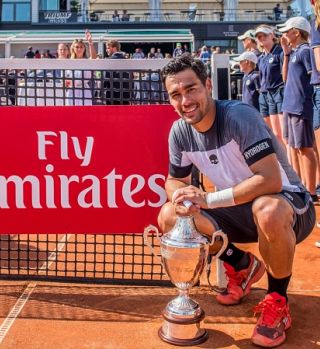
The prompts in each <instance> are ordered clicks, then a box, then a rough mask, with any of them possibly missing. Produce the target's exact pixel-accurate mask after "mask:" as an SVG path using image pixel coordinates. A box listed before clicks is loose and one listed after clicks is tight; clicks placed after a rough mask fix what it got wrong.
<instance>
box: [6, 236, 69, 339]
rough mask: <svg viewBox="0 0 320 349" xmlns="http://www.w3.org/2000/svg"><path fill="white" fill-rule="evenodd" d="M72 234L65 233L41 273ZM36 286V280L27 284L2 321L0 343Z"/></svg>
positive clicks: (53, 260)
mask: <svg viewBox="0 0 320 349" xmlns="http://www.w3.org/2000/svg"><path fill="white" fill-rule="evenodd" d="M72 235H73V234H65V235H63V237H62V238H61V240H60V241H59V243H58V246H57V248H56V249H55V250H54V251H52V252H51V253H50V255H49V258H48V260H47V261H45V262H44V263H43V265H42V266H41V267H40V269H39V270H40V272H39V274H41V272H44V271H45V270H46V269H47V268H50V266H51V265H52V263H53V262H55V261H56V259H57V257H58V255H59V252H60V251H61V250H62V249H63V248H64V247H65V245H66V243H67V241H68V240H69V239H70V237H71V236H72ZM36 286H37V283H36V282H34V281H32V282H30V283H29V284H28V285H27V287H26V288H25V290H24V291H23V293H22V295H21V296H20V297H19V299H18V300H17V302H16V304H15V305H14V306H13V308H12V309H11V311H10V313H9V314H8V316H7V317H6V318H5V320H4V321H3V322H2V324H1V326H0V344H1V343H2V342H3V340H4V339H5V337H6V335H7V334H8V332H9V330H10V328H11V326H12V325H13V323H14V322H15V320H16V318H17V317H18V316H19V314H20V312H21V310H22V309H23V308H24V306H25V304H26V303H27V301H28V299H29V298H30V296H31V294H32V292H33V291H34V289H35V288H36Z"/></svg>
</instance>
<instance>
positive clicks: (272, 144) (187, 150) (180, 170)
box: [169, 101, 305, 191]
mask: <svg viewBox="0 0 320 349" xmlns="http://www.w3.org/2000/svg"><path fill="white" fill-rule="evenodd" d="M215 103H216V119H215V122H214V124H213V125H212V127H211V128H210V129H209V130H208V131H206V132H198V131H197V130H196V129H195V128H194V127H192V126H191V125H189V124H187V123H186V122H185V121H184V120H182V119H180V120H177V121H175V122H174V124H173V125H172V128H171V131H170V135H169V156H170V168H169V173H170V175H171V176H173V177H175V178H184V177H187V176H188V175H190V173H191V169H192V165H193V164H194V165H195V166H196V167H197V168H198V169H199V170H200V172H202V173H203V174H204V175H205V176H207V177H208V178H209V180H211V181H212V182H213V183H214V184H215V185H216V187H217V189H218V190H222V189H226V188H230V187H233V186H235V185H236V184H238V183H240V182H242V181H243V180H245V179H246V178H249V177H251V176H252V175H253V172H252V171H251V170H250V167H249V166H251V165H252V164H254V163H255V162H256V161H258V160H260V159H262V158H264V157H265V156H267V155H269V154H272V153H275V154H276V156H277V158H278V162H279V165H280V170H281V177H282V186H283V189H286V190H289V191H305V188H304V187H303V185H302V184H301V182H300V179H299V177H298V176H297V174H296V173H295V172H294V170H293V169H292V167H291V166H290V165H289V163H288V160H287V156H286V153H285V151H284V149H283V148H282V147H281V146H280V144H279V143H278V141H277V139H276V137H275V136H274V134H273V133H272V131H271V130H270V129H269V128H268V126H267V125H266V124H265V122H264V121H263V119H262V118H261V116H260V114H259V112H258V111H257V110H256V109H254V108H253V107H251V106H249V105H247V104H244V103H241V102H238V101H215Z"/></svg>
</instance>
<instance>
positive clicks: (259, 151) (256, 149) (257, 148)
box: [243, 138, 274, 166]
mask: <svg viewBox="0 0 320 349" xmlns="http://www.w3.org/2000/svg"><path fill="white" fill-rule="evenodd" d="M272 153H274V148H273V145H272V141H271V139H270V138H267V139H262V140H260V141H258V142H256V143H255V144H252V145H251V146H250V147H249V148H247V149H245V151H244V152H243V156H244V158H245V161H246V163H247V164H248V165H249V166H250V165H252V164H254V163H255V162H256V161H258V160H260V159H262V158H264V157H265V156H267V155H269V154H272Z"/></svg>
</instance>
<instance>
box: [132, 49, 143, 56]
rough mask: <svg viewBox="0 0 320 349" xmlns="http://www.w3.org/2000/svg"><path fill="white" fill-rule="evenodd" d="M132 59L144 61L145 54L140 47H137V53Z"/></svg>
mask: <svg viewBox="0 0 320 349" xmlns="http://www.w3.org/2000/svg"><path fill="white" fill-rule="evenodd" d="M132 58H133V59H143V58H144V53H143V51H142V50H141V48H140V47H137V48H136V49H135V52H134V54H133V55H132Z"/></svg>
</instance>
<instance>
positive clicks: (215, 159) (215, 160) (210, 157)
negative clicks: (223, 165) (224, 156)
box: [209, 154, 219, 165]
mask: <svg viewBox="0 0 320 349" xmlns="http://www.w3.org/2000/svg"><path fill="white" fill-rule="evenodd" d="M209 160H210V162H211V163H212V164H213V165H216V164H218V163H219V160H218V158H217V155H216V154H211V155H210V156H209Z"/></svg>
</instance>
